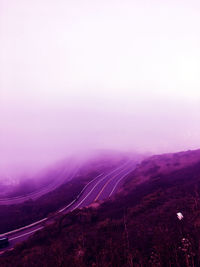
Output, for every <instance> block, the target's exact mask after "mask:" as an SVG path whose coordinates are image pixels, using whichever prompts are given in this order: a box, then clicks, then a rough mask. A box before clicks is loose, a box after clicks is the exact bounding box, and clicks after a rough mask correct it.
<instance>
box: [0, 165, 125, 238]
mask: <svg viewBox="0 0 200 267" xmlns="http://www.w3.org/2000/svg"><path fill="white" fill-rule="evenodd" d="M129 162H130V160H129V161H128V162H125V163H124V164H122V165H121V166H120V167H118V168H116V169H114V170H113V171H112V172H110V173H109V174H107V175H106V176H104V178H106V177H107V176H108V175H111V174H112V173H113V172H115V171H117V170H119V169H120V168H122V167H123V166H126V165H128V163H129ZM100 175H101V174H100ZM100 175H99V176H100ZM96 178H97V177H95V178H94V179H93V180H95V179H96ZM102 180H103V179H102ZM89 183H91V181H90V182H89ZM86 187H87V185H86V186H85V188H86ZM82 191H83V190H82ZM79 195H80V194H79ZM75 201H76V199H74V200H73V201H72V202H73V203H74V202H75ZM72 202H71V203H70V204H69V205H68V206H70V205H71V204H73V203H72ZM80 204H81V203H80ZM78 206H79V205H78ZM74 209H75V208H74ZM74 209H73V210H74ZM61 210H62V209H61ZM73 210H72V211H73ZM58 212H59V211H58ZM60 212H61V211H60ZM46 220H48V218H47V217H46V218H44V219H42V220H39V221H37V222H34V223H32V224H29V225H26V226H24V227H21V228H18V229H15V230H13V231H10V232H7V233H3V234H0V237H2V236H4V235H10V234H14V233H17V232H19V231H21V230H24V229H27V228H30V227H32V226H35V225H37V224H39V223H41V222H44V221H46Z"/></svg>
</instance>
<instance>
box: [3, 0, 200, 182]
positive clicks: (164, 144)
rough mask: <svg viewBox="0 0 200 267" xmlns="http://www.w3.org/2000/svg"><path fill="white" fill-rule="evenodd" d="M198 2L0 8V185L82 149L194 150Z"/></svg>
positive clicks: (198, 107)
mask: <svg viewBox="0 0 200 267" xmlns="http://www.w3.org/2000/svg"><path fill="white" fill-rule="evenodd" d="M199 14H200V2H199V1H193V0H190V1H184V0H181V1H178V0H173V1H171V0H168V1H152V0H150V1H143V0H141V1H126V0H123V1H117V0H106V1H104V0H102V1H96V0H90V1H89V0H88V1H86V0H79V1H77V0H73V1H72V0H71V1H67V0H57V1H53V0H48V1H47V0H30V1H25V0H9V1H7V0H0V17H1V18H0V177H1V176H2V175H4V176H5V175H8V176H9V175H14V176H17V175H19V174H20V173H22V170H26V171H27V170H30V171H32V170H33V169H34V170H37V169H39V168H42V167H43V166H46V165H47V164H49V163H51V162H54V161H57V160H59V159H62V158H63V157H65V156H68V155H70V154H71V153H74V152H77V151H79V150H86V151H87V150H90V149H99V148H104V149H105V148H107V149H119V150H121V149H122V150H137V151H142V152H144V151H151V152H153V153H161V152H168V151H179V150H185V149H193V148H199V147H200V138H199V136H200V49H199V47H200V27H199V25H200V16H199Z"/></svg>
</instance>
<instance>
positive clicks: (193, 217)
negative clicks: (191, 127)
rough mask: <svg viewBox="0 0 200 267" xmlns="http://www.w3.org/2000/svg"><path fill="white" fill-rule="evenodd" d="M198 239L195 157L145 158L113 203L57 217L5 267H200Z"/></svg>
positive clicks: (1, 261) (199, 162) (199, 159)
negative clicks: (178, 215) (179, 214)
mask: <svg viewBox="0 0 200 267" xmlns="http://www.w3.org/2000/svg"><path fill="white" fill-rule="evenodd" d="M177 213H181V214H182V215H183V219H182V220H179V219H178V217H177ZM199 240H200V150H196V151H186V152H181V153H175V154H165V155H156V156H152V157H150V158H148V159H145V160H144V161H143V162H142V163H141V164H139V165H138V166H137V168H136V170H135V171H134V172H133V173H131V174H130V175H129V177H128V178H127V180H126V182H125V184H124V186H123V187H122V188H121V190H120V191H119V193H118V194H117V195H116V196H115V197H113V199H111V200H109V201H106V202H103V203H101V205H99V206H98V205H97V206H95V207H92V206H91V207H90V208H83V209H80V210H75V211H73V212H72V213H70V214H67V215H65V216H63V217H61V218H59V219H58V221H57V222H56V223H55V224H53V225H50V226H48V227H46V228H45V229H44V230H42V231H40V232H37V233H36V234H35V235H34V236H32V237H31V238H30V239H29V240H28V241H26V242H24V243H22V244H20V245H18V246H17V247H16V248H15V249H14V250H13V251H11V252H8V253H7V254H4V256H2V257H1V258H0V266H2V267H4V266H20V267H21V266H30V267H31V266H80V267H81V266H84V267H85V266H102V267H107V266H116V267H117V266H119V267H125V266H134V267H135V266H136V267H139V266H140V267H143V266H144V267H147V266H148V267H149V266H152V267H155V266H178V267H189V266H200V241H199Z"/></svg>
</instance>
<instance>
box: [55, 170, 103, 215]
mask: <svg viewBox="0 0 200 267" xmlns="http://www.w3.org/2000/svg"><path fill="white" fill-rule="evenodd" d="M101 175H103V173H101V174H99V175H98V176H96V177H95V178H94V179H93V180H92V181H90V182H89V183H88V184H86V185H85V186H84V187H83V189H82V190H81V192H80V193H79V194H78V196H77V197H76V198H75V199H74V200H73V201H72V202H71V203H69V204H68V205H67V206H65V207H64V208H62V209H60V210H59V211H58V212H59V213H61V212H63V211H64V210H65V209H67V208H69V207H70V206H71V205H72V204H74V202H75V201H76V200H77V199H78V198H79V197H80V195H81V194H82V193H83V191H84V190H85V189H86V188H87V187H88V186H89V185H90V184H91V183H92V182H94V181H95V180H96V179H97V178H99V177H100V176H101Z"/></svg>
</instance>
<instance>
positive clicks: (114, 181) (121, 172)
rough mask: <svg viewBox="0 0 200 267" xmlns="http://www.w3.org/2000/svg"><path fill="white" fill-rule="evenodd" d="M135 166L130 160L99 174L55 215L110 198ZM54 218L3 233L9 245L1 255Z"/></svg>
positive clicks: (0, 251) (0, 252)
mask: <svg viewBox="0 0 200 267" xmlns="http://www.w3.org/2000/svg"><path fill="white" fill-rule="evenodd" d="M135 166H136V162H135V161H134V162H133V161H132V160H129V161H127V162H125V163H123V164H122V165H121V166H119V167H118V168H116V169H114V170H112V171H111V172H109V173H107V174H104V173H102V174H100V175H98V176H97V177H95V178H94V179H93V180H92V181H90V182H89V183H88V184H87V185H86V186H85V187H84V188H83V190H82V191H81V192H80V194H79V195H78V196H77V197H76V198H75V199H74V200H73V201H72V202H71V203H70V204H68V205H67V206H65V207H63V208H62V209H60V210H59V211H57V212H56V213H55V217H56V215H58V214H66V213H69V212H72V211H73V210H75V209H78V208H83V207H87V206H89V205H91V204H92V203H94V202H96V201H103V200H105V199H108V198H109V197H111V196H112V195H114V194H115V193H116V192H117V190H118V189H119V187H120V185H121V183H122V182H123V180H124V179H125V178H126V177H127V175H128V174H129V173H130V172H132V171H133V170H134V169H135ZM54 220H55V219H54V218H53V217H50V218H48V217H47V218H44V219H42V220H40V221H37V222H35V223H33V224H30V225H27V226H25V227H22V228H20V229H16V230H13V231H10V232H7V233H4V234H1V235H0V238H1V237H3V236H7V237H8V238H9V246H8V247H6V248H5V249H0V255H1V254H3V253H4V252H5V251H6V250H12V249H13V248H14V246H15V245H16V244H17V243H20V242H22V241H24V240H26V239H28V237H29V236H31V235H33V234H34V233H35V232H37V231H39V230H41V229H43V228H44V227H45V226H46V225H49V224H51V223H53V222H54Z"/></svg>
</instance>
